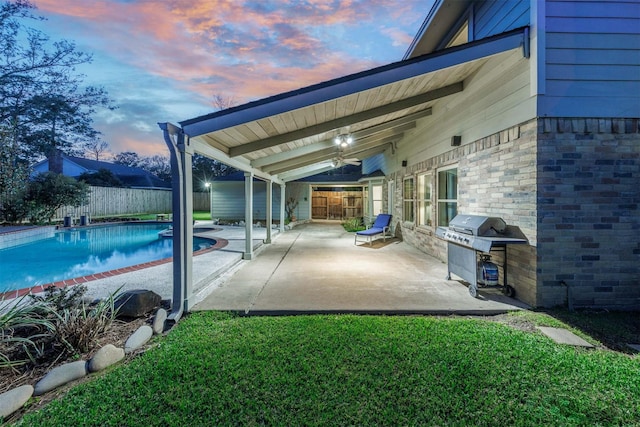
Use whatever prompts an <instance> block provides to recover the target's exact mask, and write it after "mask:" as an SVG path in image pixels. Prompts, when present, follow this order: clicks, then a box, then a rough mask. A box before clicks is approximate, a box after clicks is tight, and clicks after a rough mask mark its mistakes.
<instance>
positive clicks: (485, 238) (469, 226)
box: [436, 214, 528, 297]
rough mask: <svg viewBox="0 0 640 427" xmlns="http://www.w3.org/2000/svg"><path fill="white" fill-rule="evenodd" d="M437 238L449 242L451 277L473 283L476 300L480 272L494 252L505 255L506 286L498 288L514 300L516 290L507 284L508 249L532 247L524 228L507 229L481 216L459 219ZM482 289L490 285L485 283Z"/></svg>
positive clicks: (501, 222) (496, 220) (494, 219)
mask: <svg viewBox="0 0 640 427" xmlns="http://www.w3.org/2000/svg"><path fill="white" fill-rule="evenodd" d="M436 236H437V237H439V238H441V239H443V240H446V241H447V259H448V262H447V264H448V270H449V272H448V274H447V280H451V273H453V274H455V275H457V276H459V277H460V278H462V279H463V280H465V281H467V282H469V294H471V296H473V297H476V296H477V292H478V281H479V277H478V275H479V274H478V272H479V271H480V272H481V274H482V268H481V267H482V265H483V263H485V264H484V265H487V264H486V263H487V262H488V261H487V257H486V256H481V257H480V259H479V258H478V253H480V254H490V252H492V251H499V252H502V253H504V263H503V265H502V269H503V273H504V274H503V283H502V285H496V286H499V287H501V288H502V289H503V291H504V292H505V294H506V295H509V296H514V295H515V290H514V289H513V287H511V286H509V285H508V284H507V245H510V244H524V243H528V240H527V238H526V236H525V235H524V234H523V233H522V231H520V228H518V227H516V226H513V225H507V224H506V223H505V222H504V220H503V219H502V218H498V217H489V216H481V215H464V214H461V215H456V217H455V218H453V219H452V220H451V222H450V223H449V226H448V227H438V228H437V229H436ZM481 282H482V283H481V285H486V283H484V282H483V281H482V280H481Z"/></svg>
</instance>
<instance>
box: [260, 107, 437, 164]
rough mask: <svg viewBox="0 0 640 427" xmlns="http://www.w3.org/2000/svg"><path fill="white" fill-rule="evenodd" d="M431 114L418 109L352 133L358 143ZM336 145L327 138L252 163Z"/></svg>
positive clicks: (400, 129) (399, 129) (270, 161)
mask: <svg viewBox="0 0 640 427" xmlns="http://www.w3.org/2000/svg"><path fill="white" fill-rule="evenodd" d="M428 115H431V108H427V109H425V110H421V111H418V112H417V113H413V114H409V115H408V116H405V117H401V118H399V119H395V120H391V121H388V122H385V123H381V124H379V125H375V126H371V127H369V128H366V129H361V130H359V131H356V132H354V133H352V135H353V138H354V139H355V141H356V143H358V141H359V140H362V139H364V138H367V137H369V136H372V135H376V134H377V135H376V136H377V137H386V136H387V135H390V134H391V133H392V132H393V133H400V132H406V131H408V130H411V129H414V128H415V127H416V122H415V120H416V119H417V118H419V117H424V116H428ZM329 147H335V143H334V142H333V140H332V139H326V140H324V141H320V142H317V143H315V144H309V145H305V146H302V147H299V148H294V149H293V150H288V151H282V152H280V153H276V154H272V155H270V156H265V157H261V158H259V159H256V160H253V161H252V162H251V165H252V166H253V167H256V168H261V167H264V166H267V165H272V164H275V163H278V162H283V161H286V160H289V159H293V158H294V157H300V156H304V155H306V154H310V153H314V152H316V151H320V150H323V149H325V148H329Z"/></svg>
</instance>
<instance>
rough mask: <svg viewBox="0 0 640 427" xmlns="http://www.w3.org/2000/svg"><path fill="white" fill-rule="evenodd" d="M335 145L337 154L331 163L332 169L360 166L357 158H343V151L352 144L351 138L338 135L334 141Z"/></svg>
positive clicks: (346, 135) (345, 135)
mask: <svg viewBox="0 0 640 427" xmlns="http://www.w3.org/2000/svg"><path fill="white" fill-rule="evenodd" d="M334 142H335V144H336V145H337V146H338V154H337V156H336V157H334V158H333V160H332V161H331V165H332V166H333V167H334V168H337V167H340V166H344V165H353V166H360V160H359V159H357V158H355V157H354V158H350V159H345V158H344V149H345V148H347V147H348V146H349V145H351V143H352V142H353V138H352V137H351V135H348V134H340V135H338V136H336V137H335V139H334Z"/></svg>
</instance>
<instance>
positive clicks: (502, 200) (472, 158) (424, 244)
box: [392, 120, 537, 305]
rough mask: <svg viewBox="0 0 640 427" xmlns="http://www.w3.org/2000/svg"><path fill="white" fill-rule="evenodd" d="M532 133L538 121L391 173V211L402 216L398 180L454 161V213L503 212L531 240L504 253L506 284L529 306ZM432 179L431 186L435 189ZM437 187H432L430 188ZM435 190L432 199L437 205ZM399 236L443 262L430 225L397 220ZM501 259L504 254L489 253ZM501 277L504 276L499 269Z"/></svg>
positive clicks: (443, 251) (442, 246) (443, 248)
mask: <svg viewBox="0 0 640 427" xmlns="http://www.w3.org/2000/svg"><path fill="white" fill-rule="evenodd" d="M536 135H537V121H535V120H534V121H530V122H528V123H524V124H521V125H518V126H514V127H512V128H510V129H506V130H504V131H502V132H499V133H497V134H494V135H490V136H488V137H486V138H482V139H480V140H478V141H474V142H472V143H469V144H465V145H463V146H460V147H456V148H453V149H451V150H450V151H448V152H446V153H443V154H441V155H439V156H437V157H434V158H431V159H427V160H425V161H423V162H419V163H417V164H414V165H411V166H409V167H407V168H404V169H402V170H400V171H398V172H397V173H396V174H395V175H394V176H393V177H392V178H393V179H395V181H396V183H398V184H397V186H396V206H395V207H394V211H393V212H394V215H396V218H402V180H403V178H404V177H406V176H408V175H416V174H418V173H422V172H427V171H433V176H434V178H435V177H436V174H437V170H438V169H439V168H441V167H444V166H448V165H452V164H457V166H458V212H463V213H468V214H478V215H490V216H499V217H502V218H503V219H504V220H505V221H506V222H507V224H511V225H517V226H519V227H520V229H521V230H522V231H523V232H524V233H525V235H526V236H527V238H528V239H529V243H530V244H529V245H513V246H511V247H509V248H508V252H507V260H508V265H507V270H508V283H509V284H510V285H512V286H513V287H514V288H515V289H516V295H517V297H518V298H519V299H520V300H522V301H524V302H526V303H528V304H531V305H536V304H537V300H536V298H537V295H536V250H535V245H536V241H537V235H536V214H537V212H536ZM435 188H436V187H435V181H434V189H435ZM434 191H435V190H434ZM435 197H436V195H435V194H434V200H433V202H434V204H435ZM400 226H401V233H402V237H403V239H404V240H405V241H406V242H407V243H409V244H411V245H413V246H416V247H417V248H419V249H421V250H423V251H424V252H426V253H428V254H431V255H433V256H435V257H437V258H439V259H441V260H443V261H446V259H447V245H446V243H445V242H444V241H442V240H440V239H437V238H436V237H435V235H434V230H433V229H428V228H427V229H421V228H419V227H415V226H412V225H411V224H405V223H402V222H401V221H400ZM492 256H493V259H494V260H495V261H496V262H497V263H499V264H501V263H502V262H503V255H502V254H501V253H494V254H492ZM501 277H503V278H504V274H503V271H502V270H501Z"/></svg>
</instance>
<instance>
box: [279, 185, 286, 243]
mask: <svg viewBox="0 0 640 427" xmlns="http://www.w3.org/2000/svg"><path fill="white" fill-rule="evenodd" d="M286 188H287V186H286V185H285V184H280V232H281V233H284V214H285V212H284V203H285V199H284V198H285V190H286Z"/></svg>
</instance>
